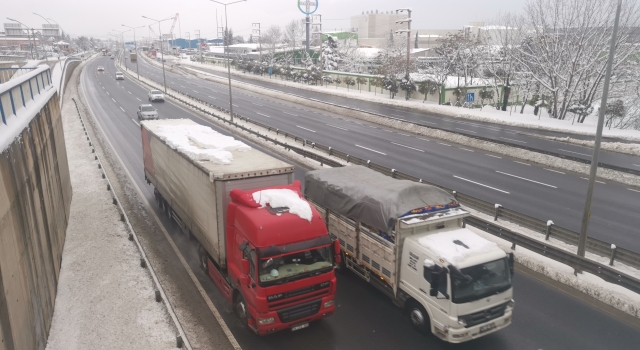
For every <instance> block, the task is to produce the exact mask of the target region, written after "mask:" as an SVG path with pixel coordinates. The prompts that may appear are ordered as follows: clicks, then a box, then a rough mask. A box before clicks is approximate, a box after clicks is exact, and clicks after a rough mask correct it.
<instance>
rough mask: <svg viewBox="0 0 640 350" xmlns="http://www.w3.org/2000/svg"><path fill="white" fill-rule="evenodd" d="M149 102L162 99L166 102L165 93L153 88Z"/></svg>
mask: <svg viewBox="0 0 640 350" xmlns="http://www.w3.org/2000/svg"><path fill="white" fill-rule="evenodd" d="M148 98H149V102H153V101H162V102H164V94H163V93H162V91H160V90H151V91H149V96H148Z"/></svg>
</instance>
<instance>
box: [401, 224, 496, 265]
mask: <svg viewBox="0 0 640 350" xmlns="http://www.w3.org/2000/svg"><path fill="white" fill-rule="evenodd" d="M406 240H408V241H409V242H413V243H414V245H416V246H419V247H421V249H424V250H425V252H426V253H427V256H429V257H431V258H433V259H432V260H433V261H434V262H436V263H439V264H440V265H443V266H447V265H449V264H451V265H454V266H456V267H457V268H459V269H462V268H465V267H469V266H474V265H478V264H480V263H484V262H488V261H494V260H498V259H501V258H505V257H506V256H507V254H506V253H505V252H504V251H503V250H502V249H500V247H498V245H497V244H496V243H494V242H491V241H489V240H486V239H484V238H482V237H480V236H479V235H477V234H476V233H474V232H472V231H471V230H469V229H467V228H461V227H457V226H451V227H444V228H442V229H439V230H436V231H429V232H425V233H421V234H416V235H412V236H409V237H407V238H406ZM406 243H408V242H405V244H406Z"/></svg>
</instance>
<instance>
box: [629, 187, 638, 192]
mask: <svg viewBox="0 0 640 350" xmlns="http://www.w3.org/2000/svg"><path fill="white" fill-rule="evenodd" d="M627 189H628V190H629V191H633V192H640V191H638V190H634V189H633V188H627Z"/></svg>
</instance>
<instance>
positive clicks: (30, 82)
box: [0, 66, 53, 125]
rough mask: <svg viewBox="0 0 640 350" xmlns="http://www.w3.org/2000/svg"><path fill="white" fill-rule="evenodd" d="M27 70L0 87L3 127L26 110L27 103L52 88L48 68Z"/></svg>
mask: <svg viewBox="0 0 640 350" xmlns="http://www.w3.org/2000/svg"><path fill="white" fill-rule="evenodd" d="M29 70H30V71H29V72H28V73H25V74H22V75H21V76H19V77H16V78H13V79H11V80H9V81H8V82H6V83H4V84H2V85H0V121H2V123H3V124H5V125H6V124H7V119H8V118H9V117H10V116H12V115H16V116H17V115H18V113H20V112H21V111H22V110H23V109H26V107H27V103H29V102H31V101H33V100H36V99H38V98H39V97H40V95H42V94H44V93H45V92H46V91H48V90H49V89H50V88H52V87H53V81H52V80H51V69H50V68H49V67H48V66H38V67H36V68H32V69H29Z"/></svg>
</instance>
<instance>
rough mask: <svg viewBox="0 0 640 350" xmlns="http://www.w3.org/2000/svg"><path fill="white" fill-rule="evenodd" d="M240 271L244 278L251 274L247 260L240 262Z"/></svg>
mask: <svg viewBox="0 0 640 350" xmlns="http://www.w3.org/2000/svg"><path fill="white" fill-rule="evenodd" d="M240 269H241V270H242V271H241V272H242V274H243V275H245V276H246V275H248V274H249V273H251V266H250V265H249V260H247V259H242V260H240Z"/></svg>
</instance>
